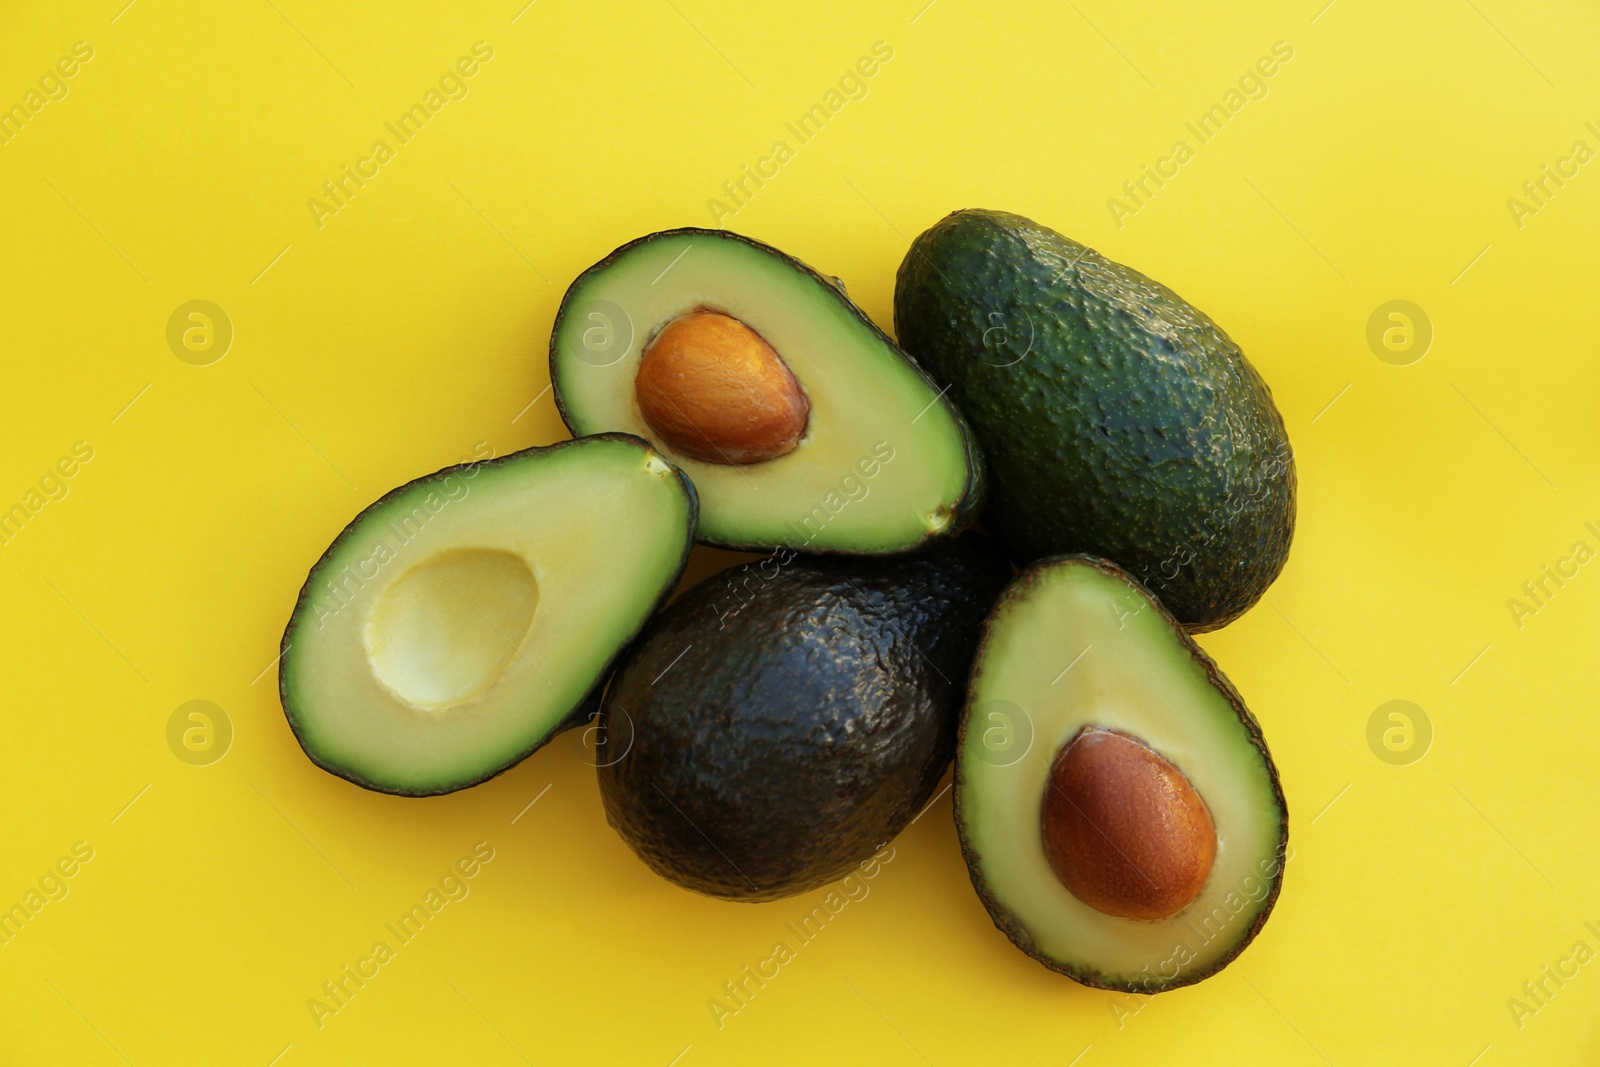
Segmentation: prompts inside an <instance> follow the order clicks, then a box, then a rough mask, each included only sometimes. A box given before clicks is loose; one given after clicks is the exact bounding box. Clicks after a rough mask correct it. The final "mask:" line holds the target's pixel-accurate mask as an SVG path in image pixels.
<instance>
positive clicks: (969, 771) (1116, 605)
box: [955, 556, 1288, 993]
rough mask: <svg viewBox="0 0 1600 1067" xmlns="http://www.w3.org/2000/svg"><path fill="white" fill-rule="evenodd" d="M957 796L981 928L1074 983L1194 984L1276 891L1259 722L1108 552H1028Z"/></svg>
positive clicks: (1237, 941) (965, 726)
mask: <svg viewBox="0 0 1600 1067" xmlns="http://www.w3.org/2000/svg"><path fill="white" fill-rule="evenodd" d="M1086 745H1096V746H1098V749H1099V754H1098V755H1093V754H1090V753H1091V751H1092V750H1086V749H1085V748H1084V746H1086ZM955 797H956V799H955V806H956V823H957V828H958V830H959V832H960V835H961V841H962V851H963V853H964V854H965V856H966V860H967V864H968V868H969V871H970V873H971V875H972V881H973V885H974V887H975V888H976V889H977V890H978V895H979V896H980V897H981V898H982V900H983V902H984V904H985V906H986V907H987V908H988V910H989V913H990V915H991V916H992V917H993V919H994V921H995V925H996V926H998V927H999V928H1000V929H1001V930H1002V931H1004V932H1005V933H1006V935H1007V936H1009V937H1010V938H1011V939H1012V941H1013V942H1015V943H1016V944H1017V946H1018V947H1019V948H1021V949H1022V950H1023V951H1025V952H1027V953H1028V954H1029V955H1031V956H1033V957H1034V958H1035V959H1037V960H1038V961H1039V962H1041V963H1043V964H1044V965H1045V966H1047V967H1049V968H1051V969H1052V970H1056V971H1060V972H1062V973H1064V974H1067V975H1069V976H1070V977H1072V978H1075V979H1077V980H1078V981H1080V982H1084V983H1086V984H1088V985H1094V986H1099V987H1102V988H1107V989H1121V990H1128V991H1133V992H1143V993H1154V992H1159V991H1161V990H1164V989H1172V988H1176V987H1178V986H1183V985H1188V984H1190V983H1193V982H1196V981H1199V980H1200V979H1201V978H1204V977H1206V976H1208V975H1210V974H1213V973H1215V972H1216V971H1217V970H1219V969H1221V968H1222V967H1223V966H1224V965H1225V964H1227V963H1228V962H1229V961H1230V960H1232V959H1233V958H1234V957H1235V956H1237V955H1238V954H1239V952H1240V951H1242V950H1243V948H1244V946H1245V945H1246V944H1248V943H1249V941H1250V940H1251V939H1252V938H1253V937H1254V936H1255V934H1256V932H1257V931H1258V930H1259V929H1260V928H1261V925H1262V924H1263V923H1264V922H1265V921H1266V918H1267V915H1268V913H1269V912H1270V911H1271V909H1272V906H1273V903H1274V902H1275V901H1276V899H1277V895H1278V888H1279V884H1280V880H1281V875H1282V869H1283V864H1284V861H1285V855H1286V848H1287V845H1288V815H1287V809H1286V807H1285V805H1284V800H1283V793H1282V790H1281V789H1280V787H1279V784H1278V777H1277V772H1276V770H1275V768H1274V766H1273V763H1272V758H1271V756H1270V755H1269V754H1268V752H1267V748H1266V744H1265V742H1264V741H1263V740H1262V737H1261V732H1260V728H1259V726H1258V725H1257V723H1256V721H1255V719H1254V718H1253V717H1252V716H1251V715H1250V713H1249V711H1248V710H1246V708H1245V706H1244V703H1243V701H1242V700H1241V698H1240V697H1239V694H1238V692H1237V690H1235V689H1234V688H1233V685H1232V684H1231V683H1230V682H1229V681H1228V680H1227V678H1226V677H1225V676H1224V675H1222V673H1221V672H1220V671H1218V670H1217V668H1216V665H1215V664H1214V663H1213V662H1212V661H1211V659H1210V658H1209V657H1208V656H1207V655H1206V654H1205V652H1203V651H1202V650H1201V649H1200V648H1199V646H1197V645H1196V644H1195V643H1194V641H1193V639H1192V638H1190V637H1189V636H1188V634H1187V633H1185V632H1184V630H1183V628H1182V626H1181V625H1180V624H1178V623H1177V622H1176V621H1175V620H1174V619H1173V618H1172V617H1171V616H1170V615H1169V614H1167V612H1166V611H1165V610H1164V609H1162V608H1161V606H1160V605H1159V604H1158V603H1157V602H1156V601H1154V600H1153V599H1152V598H1151V597H1150V596H1149V594H1148V593H1146V592H1145V590H1144V589H1143V588H1142V587H1140V586H1139V585H1138V584H1136V583H1135V582H1134V581H1133V580H1132V579H1130V578H1129V577H1128V576H1127V575H1126V574H1125V573H1123V572H1122V571H1121V570H1120V569H1119V568H1117V567H1116V566H1115V565H1114V564H1111V563H1107V562H1105V561H1103V560H1098V559H1092V558H1089V557H1082V556H1067V557H1054V558H1051V559H1048V560H1044V561H1041V562H1040V563H1037V564H1035V565H1034V566H1033V567H1032V568H1030V569H1029V570H1028V571H1026V572H1025V573H1024V574H1023V575H1022V576H1021V577H1020V578H1018V579H1017V581H1016V582H1015V583H1013V585H1012V586H1011V588H1010V589H1008V590H1007V592H1006V593H1005V595H1004V596H1002V597H1001V599H1000V602H999V603H998V604H997V605H996V606H995V609H994V611H993V612H992V613H991V615H990V617H989V620H988V622H987V624H986V632H985V636H984V638H983V643H982V645H981V646H980V647H979V650H978V654H977V659H976V662H975V666H974V668H973V675H972V680H971V685H970V689H969V692H968V703H967V708H966V711H965V717H964V720H963V723H962V729H961V738H960V741H959V744H958V750H957V756H956V776H955ZM1139 819H1144V820H1145V826H1144V828H1143V830H1142V831H1141V828H1140V827H1139V825H1138V820H1139ZM1061 826H1065V827H1067V829H1066V830H1065V831H1063V830H1062V829H1060V827H1061ZM1072 833H1076V834H1078V835H1079V837H1078V839H1077V842H1076V844H1074V843H1073V842H1072V840H1071V839H1070V836H1069V835H1070V834H1072ZM1212 834H1214V840H1213V839H1212V838H1211V836H1210V835H1212ZM1075 864H1076V865H1077V867H1076V868H1075V867H1074V865H1075ZM1084 864H1088V865H1089V866H1087V867H1085V866H1083V865H1084ZM1096 864H1098V866H1095V865H1096ZM1140 864H1146V865H1149V864H1159V865H1162V868H1161V869H1156V868H1155V867H1152V866H1145V867H1141V866H1140ZM1069 885H1070V886H1071V888H1069ZM1080 894H1081V896H1080Z"/></svg>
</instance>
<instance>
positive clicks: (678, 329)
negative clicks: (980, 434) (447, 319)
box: [550, 229, 983, 555]
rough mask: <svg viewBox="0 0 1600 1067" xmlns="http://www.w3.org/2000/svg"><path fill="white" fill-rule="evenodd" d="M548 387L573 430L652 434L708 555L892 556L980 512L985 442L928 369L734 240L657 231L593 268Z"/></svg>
mask: <svg viewBox="0 0 1600 1067" xmlns="http://www.w3.org/2000/svg"><path fill="white" fill-rule="evenodd" d="M550 379H551V383H552V385H553V387H554V390H555V396H556V402H557V404H558V406H559V408H560V410H561V415H562V418H563V419H565V420H566V423H567V426H568V427H569V428H571V430H572V432H573V433H574V434H586V433H600V432H605V431H620V432H624V433H631V434H637V435H639V436H641V437H644V438H647V439H649V440H650V441H651V442H653V443H654V444H655V446H656V447H657V448H658V449H660V450H661V452H662V453H663V454H664V455H666V456H667V457H668V458H669V459H670V460H671V461H672V462H673V463H675V464H677V465H678V466H680V467H682V468H683V470H684V471H685V472H686V473H687V474H688V476H689V477H690V478H691V479H692V480H693V481H694V484H695V487H696V489H697V490H698V491H699V495H700V519H699V530H698V537H699V539H700V540H701V541H704V542H706V543H709V544H715V545H721V546H724V547H728V548H742V549H753V550H764V549H773V548H784V547H787V548H794V549H800V550H803V551H807V552H813V553H835V554H855V555H884V554H892V553H897V552H903V551H907V550H909V549H912V548H915V547H917V546H918V545H920V544H922V543H923V542H925V541H927V540H929V539H931V538H934V537H937V536H941V535H945V534H953V533H958V532H960V530H962V529H963V528H964V527H966V526H967V525H968V524H970V523H971V521H972V520H973V518H974V517H975V516H976V514H977V511H978V509H979V508H980V507H981V504H982V496H983V474H982V466H981V461H980V459H979V454H978V450H977V447H976V445H975V444H974V442H973V438H972V436H971V434H970V433H969V431H968V429H967V426H966V423H965V422H964V421H963V419H962V417H961V415H960V414H959V413H958V412H957V410H956V408H955V406H954V405H953V404H952V403H951V402H950V401H949V400H948V399H946V398H945V396H944V395H943V394H942V393H941V392H940V390H939V388H938V387H937V386H935V385H934V384H932V382H931V381H930V379H929V378H928V376H927V375H926V374H924V373H923V371H922V370H921V368H919V367H918V366H917V365H916V363H915V362H913V361H912V360H911V359H910V357H908V356H907V355H906V354H905V353H904V352H902V351H901V350H900V349H899V348H898V347H896V345H895V344H894V342H893V341H891V340H890V339H889V338H888V337H887V336H885V335H884V333H883V331H881V330H879V329H878V328H877V327H876V326H875V325H873V323H872V321H871V320H870V319H868V318H867V316H866V315H864V314H863V313H862V312H861V311H860V310H859V309H858V308H857V307H856V306H855V305H854V304H853V303H851V302H850V300H849V298H848V297H846V296H845V294H844V293H843V291H842V287H841V286H840V285H838V284H836V283H835V282H834V281H832V280H830V279H828V278H825V277H823V276H822V275H820V274H818V273H817V272H816V271H814V270H812V269H811V268H809V267H807V266H806V265H805V264H803V263H801V262H799V261H798V260H795V259H792V258H791V257H789V256H786V255H784V254H783V253H782V252H779V251H778V250H777V249H775V248H771V247H769V246H767V245H764V244H761V243H760V242H758V241H753V240H750V239H748V238H744V237H740V236H737V235H735V234H731V233H727V232H725V231H722V230H704V229H682V230H668V231H665V232H662V233H656V234H651V235H649V236H647V237H642V238H640V239H638V240H636V241H633V242H631V243H629V244H626V245H624V246H622V247H621V248H619V249H617V250H616V251H615V252H613V253H611V254H610V255H609V256H607V257H606V258H605V259H603V260H601V261H600V262H599V263H597V264H595V265H594V266H592V267H590V268H589V269H588V270H586V271H584V272H583V274H581V275H580V276H579V277H578V279H577V280H576V281H574V282H573V283H572V286H571V287H570V288H569V289H568V290H567V293H566V296H565V297H564V298H563V300H562V303H561V309H560V311H559V313H558V314H557V316H556V322H555V327H554V329H553V330H552V332H551V337H550Z"/></svg>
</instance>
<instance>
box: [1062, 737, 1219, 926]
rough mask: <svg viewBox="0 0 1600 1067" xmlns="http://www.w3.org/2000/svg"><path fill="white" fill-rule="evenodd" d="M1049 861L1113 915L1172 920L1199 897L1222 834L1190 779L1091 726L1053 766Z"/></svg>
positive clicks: (1145, 750)
mask: <svg viewBox="0 0 1600 1067" xmlns="http://www.w3.org/2000/svg"><path fill="white" fill-rule="evenodd" d="M1040 829H1041V832H1042V834H1043V837H1044V848H1045V855H1046V856H1047V857H1048V859H1049V861H1050V866H1051V869H1053V870H1054V871H1055V873H1056V877H1057V878H1059V879H1060V880H1061V884H1062V885H1064V886H1066V887H1067V889H1068V890H1069V891H1070V892H1071V893H1072V895H1073V896H1075V897H1077V898H1078V899H1079V900H1081V901H1083V902H1084V903H1085V904H1087V905H1089V906H1090V907H1092V908H1094V909H1096V910H1097V911H1101V912H1104V913H1105V914H1107V915H1116V916H1121V917H1123V918H1127V919H1164V918H1166V917H1167V916H1169V915H1173V914H1175V913H1177V912H1179V911H1182V910H1183V909H1184V908H1185V907H1187V906H1188V905H1189V903H1190V902H1191V901H1193V900H1194V898H1195V897H1196V896H1198V895H1199V894H1200V890H1201V889H1202V888H1204V886H1205V883H1206V878H1207V877H1208V876H1209V875H1210V873H1211V864H1212V861H1213V860H1215V859H1216V854H1217V828H1216V825H1215V823H1214V822H1213V821H1212V818H1211V812H1210V810H1209V809H1208V808H1207V807H1206V804H1205V801H1204V800H1203V799H1201V797H1200V794H1199V793H1198V792H1197V791H1196V790H1195V788H1194V785H1193V784H1192V783H1191V782H1190V781H1189V779H1188V778H1187V777H1185V776H1184V773H1183V772H1182V771H1180V770H1179V769H1178V768H1177V767H1175V766H1174V765H1173V764H1172V763H1170V762H1169V761H1167V760H1166V759H1164V758H1163V757H1162V756H1161V755H1160V754H1158V753H1157V752H1155V751H1154V750H1152V749H1151V748H1149V747H1148V746H1146V745H1145V744H1143V743H1142V742H1140V741H1138V740H1137V739H1135V738H1133V737H1130V736H1128V735H1127V734H1124V733H1119V732H1117V731H1115V730H1108V729H1105V728H1103V727H1099V726H1086V727H1084V728H1083V729H1082V730H1081V731H1079V732H1078V734H1077V735H1076V736H1075V737H1074V738H1073V739H1072V740H1071V741H1070V742H1068V743H1067V744H1066V745H1065V746H1064V747H1063V748H1062V750H1061V752H1060V754H1059V755H1057V757H1056V760H1055V763H1054V764H1053V765H1052V766H1051V768H1050V778H1049V784H1048V785H1047V786H1046V788H1045V795H1044V800H1043V803H1042V805H1041V808H1040Z"/></svg>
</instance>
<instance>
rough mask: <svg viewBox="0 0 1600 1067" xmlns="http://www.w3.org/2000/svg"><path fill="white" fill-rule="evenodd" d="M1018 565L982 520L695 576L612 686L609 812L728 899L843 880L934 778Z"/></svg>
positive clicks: (603, 771)
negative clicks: (847, 553) (870, 546)
mask: <svg viewBox="0 0 1600 1067" xmlns="http://www.w3.org/2000/svg"><path fill="white" fill-rule="evenodd" d="M1010 573H1011V569H1010V566H1009V565H1008V564H1007V563H1006V561H1005V558H1004V556H1003V555H1001V554H1000V552H999V550H998V548H997V547H996V546H994V545H993V544H992V542H990V541H989V540H988V539H986V538H980V537H979V536H977V535H975V534H968V535H966V536H964V537H960V538H956V539H946V540H943V541H941V542H938V543H937V544H936V545H935V546H931V547H929V548H928V549H925V550H923V552H921V553H919V554H916V555H911V556H902V557H898V558H893V559H882V560H880V559H849V558H815V557H812V558H808V557H803V556H798V555H796V554H795V553H793V552H789V551H787V550H784V551H780V552H778V553H776V554H774V555H772V556H769V557H767V558H766V559H763V560H759V561H757V562H752V563H747V564H744V565H742V566H737V567H734V568H732V569H729V570H725V571H723V572H721V573H720V574H717V575H715V576H713V577H712V578H710V579H708V580H706V581H705V582H703V583H701V584H700V585H698V586H695V587H694V588H693V589H691V590H689V591H688V592H687V593H685V594H684V595H683V596H682V597H680V598H679V599H678V600H677V601H675V602H674V603H673V604H672V605H671V606H669V607H668V608H667V609H666V610H665V611H663V612H662V613H661V614H660V615H658V616H657V617H656V618H655V620H654V621H652V622H651V624H650V625H649V626H648V627H647V628H646V630H645V632H644V633H643V634H642V635H641V636H640V637H639V640H638V641H637V643H636V644H635V646H634V647H633V648H632V650H631V651H629V653H628V655H627V657H626V658H625V659H624V660H623V662H622V664H621V666H619V667H618V668H617V673H616V675H615V677H614V678H613V679H612V682H611V685H610V687H609V689H608V690H607V691H606V696H605V703H604V706H603V710H602V722H601V726H600V730H599V735H600V737H601V738H602V739H603V740H602V741H601V743H600V744H599V745H598V746H597V759H596V763H597V764H598V765H599V774H600V794H601V797H602V798H603V800H604V802H605V809H606V817H607V819H608V820H609V821H610V822H611V825H612V826H614V827H615V828H616V830H617V832H618V833H619V834H621V836H622V838H623V839H624V840H625V841H627V843H628V844H629V845H630V846H632V848H633V850H634V851H635V852H637V853H638V854H639V857H640V858H641V859H643V860H644V861H645V863H646V864H648V865H649V866H650V867H652V868H654V869H655V870H656V872H657V873H659V874H661V875H662V876H664V877H666V878H668V879H670V880H672V881H674V882H676V883H678V884H679V885H682V886H685V887H687V888H689V889H693V890H697V891H699V892H701V893H706V894H709V895H711V896H715V897H722V898H725V899H729V900H741V901H760V900H775V899H777V898H779V897H784V896H789V895H791V894H794V893H802V892H805V891H806V890H808V889H813V888H815V887H817V886H820V885H824V884H826V883H827V882H830V881H833V880H834V879H836V878H838V877H840V876H841V875H843V874H845V873H846V872H847V871H849V870H850V869H851V868H852V867H854V866H856V865H857V864H859V863H860V862H861V861H862V860H864V859H866V858H867V857H868V856H870V855H872V853H873V852H874V851H875V850H876V849H877V848H878V847H879V846H881V845H883V844H884V843H886V842H887V841H888V840H889V839H891V838H893V837H894V836H895V835H896V834H897V833H899V832H900V831H901V830H902V829H903V828H904V827H905V826H906V824H907V823H908V822H910V821H911V820H912V819H913V818H915V817H916V815H917V814H918V812H919V811H920V810H921V809H922V807H923V806H924V805H925V804H926V803H927V802H928V800H929V798H930V796H931V795H932V794H933V791H934V788H935V787H936V786H937V785H938V782H939V779H940V777H941V776H942V775H943V773H944V769H945V767H946V766H947V765H948V764H949V762H950V756H951V752H952V751H953V747H954V744H955V732H956V721H957V717H958V715H959V711H960V704H961V698H962V693H963V687H964V685H965V680H966V677H967V670H968V668H969V667H970V665H971V662H972V653H973V649H974V648H975V647H976V643H977V638H978V627H979V626H980V625H981V624H982V621H983V618H984V615H985V614H986V613H987V611H988V609H989V606H990V605H991V604H992V603H993V602H994V598H995V597H996V596H997V595H998V594H999V592H1000V590H1001V589H1002V588H1004V587H1005V584H1006V582H1007V580H1008V579H1009V577H1010Z"/></svg>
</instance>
